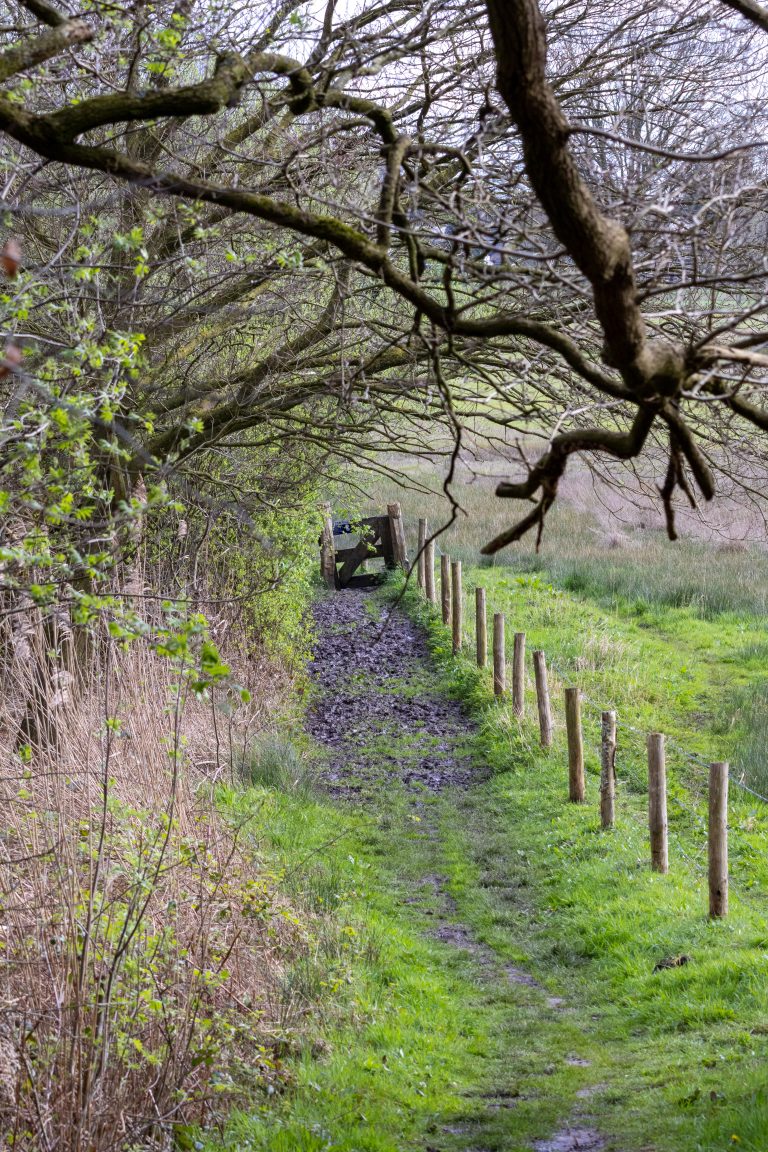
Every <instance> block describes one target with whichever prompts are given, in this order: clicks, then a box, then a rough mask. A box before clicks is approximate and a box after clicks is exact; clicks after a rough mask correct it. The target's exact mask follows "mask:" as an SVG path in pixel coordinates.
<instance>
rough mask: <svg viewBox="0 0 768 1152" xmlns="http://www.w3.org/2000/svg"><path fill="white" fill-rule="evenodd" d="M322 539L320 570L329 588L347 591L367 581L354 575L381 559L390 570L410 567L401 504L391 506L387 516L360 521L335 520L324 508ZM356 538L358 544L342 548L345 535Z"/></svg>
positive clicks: (367, 517)
mask: <svg viewBox="0 0 768 1152" xmlns="http://www.w3.org/2000/svg"><path fill="white" fill-rule="evenodd" d="M324 511H325V519H324V524H323V533H322V536H321V537H320V571H321V572H322V575H323V578H324V580H325V582H326V584H327V585H328V587H329V588H348V587H349V586H350V584H352V583H363V582H367V580H366V578H365V577H362V576H357V577H356V576H355V573H356V572H357V570H358V568H359V567H360V566H361V564H364V563H365V561H366V560H376V559H381V560H383V561H384V564H385V566H386V567H387V568H396V567H397V566H398V564H399V565H401V566H402V567H404V568H405V567H407V564H408V558H407V556H406V551H405V533H404V531H403V519H402V514H401V511H400V505H399V504H390V505H388V507H387V515H386V516H363V517H362V518H361V519H360V520H355V521H348V520H336V521H334V520H332V518H331V514H330V508H329V507H327V506H326V507H325V508H324ZM347 535H349V536H355V537H357V541H356V543H354V544H353V543H350V544H348V545H346V546H344V545H341V543H340V542H341V540H343V539H344V536H347Z"/></svg>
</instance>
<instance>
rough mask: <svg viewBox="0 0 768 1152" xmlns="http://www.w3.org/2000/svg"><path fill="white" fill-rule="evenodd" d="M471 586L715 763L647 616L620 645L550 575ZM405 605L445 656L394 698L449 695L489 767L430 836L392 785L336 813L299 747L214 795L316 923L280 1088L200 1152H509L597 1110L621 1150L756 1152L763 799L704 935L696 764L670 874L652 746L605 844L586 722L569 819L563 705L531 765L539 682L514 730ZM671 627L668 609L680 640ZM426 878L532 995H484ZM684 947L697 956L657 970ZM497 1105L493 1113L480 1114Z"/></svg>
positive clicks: (683, 795) (739, 841)
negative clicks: (651, 822) (657, 839)
mask: <svg viewBox="0 0 768 1152" xmlns="http://www.w3.org/2000/svg"><path fill="white" fill-rule="evenodd" d="M470 575H472V576H473V577H479V576H482V577H483V579H484V580H486V581H487V587H488V595H489V601H490V602H491V604H492V605H493V606H494V607H501V608H503V609H504V610H505V611H506V612H507V613H508V616H509V618H510V619H514V620H515V621H518V622H521V623H522V622H524V623H525V625H526V627H527V628H528V630H529V635H530V637H531V639H533V640H535V641H536V642H537V643H539V642H540V643H542V644H543V645H545V646H546V647H547V648H548V649H549V650H550V651H554V649H555V640H556V638H557V637H558V636H561V637H565V638H567V645H566V646H564V647H563V648H562V650H558V652H557V655H558V656H559V658H560V659H561V660H562V661H563V662H564V663H565V662H567V661H569V660H570V661H571V663H572V666H576V664H577V662H578V668H579V672H580V673H581V674H582V675H583V677H584V678H585V683H588V686H589V689H590V692H595V693H596V694H598V696H599V695H600V692H601V689H602V688H604V687H605V685H607V684H608V683H609V682H610V683H616V682H620V683H621V684H622V685H623V688H622V691H623V693H625V695H623V696H622V698H621V699H620V700H619V704H620V705H624V706H627V705H628V704H629V703H631V704H632V705H633V707H635V708H636V709H637V712H638V720H639V721H640V724H642V723H643V722H644V721H645V720H646V719H648V720H649V719H650V717H651V715H652V716H653V719H654V721H655V724H654V726H656V727H660V728H662V729H664V730H665V731H666V732H668V733H670V734H671V735H674V736H675V737H676V738H678V739H680V740H681V741H682V740H686V741H689V742H692V743H693V744H694V745H695V746H697V747H698V748H699V749H700V750H702V751H705V750H706V748H705V745H706V739H707V737H706V735H705V734H704V733H703V732H702V731H697V729H696V725H695V723H693V722H692V721H691V715H692V711H693V709H694V705H695V698H696V695H697V693H698V690H699V688H698V685H697V684H695V683H694V684H692V683H691V682H690V681H687V680H686V678H685V676H684V675H683V674H682V673H681V672H680V670H679V669H676V670H671V669H670V668H669V666H668V658H667V654H668V652H669V650H670V649H671V648H672V647H673V645H672V644H671V643H670V644H667V645H666V647H665V642H664V641H662V640H661V639H660V638H659V636H658V635H657V634H656V631H657V630H656V625H655V624H654V626H653V628H652V629H647V630H646V631H647V635H646V632H645V631H644V629H645V628H646V624H647V621H644V620H643V619H642V618H638V619H637V620H636V621H635V622H626V628H625V631H624V633H623V634H622V635H621V636H616V635H615V634H614V632H613V620H614V617H613V615H611V614H610V613H608V611H607V610H601V609H599V607H598V606H592V608H591V611H590V615H589V616H588V617H587V616H585V615H584V602H583V600H581V599H580V598H578V597H574V596H572V595H570V594H567V593H562V592H559V591H558V590H557V589H554V588H551V587H549V586H548V585H546V584H545V583H544V582H542V581H531V580H530V579H529V578H524V580H523V581H522V582H518V581H517V580H516V579H515V577H514V575H513V574H512V573H510V571H509V570H504V569H499V570H497V571H495V572H489V571H488V570H476V571H475V572H473V573H471V574H470ZM395 590H396V589H395ZM384 594H385V595H387V592H386V591H385V593H384ZM406 604H407V606H408V608H409V611H410V612H411V613H413V614H414V615H415V616H417V617H418V618H419V619H420V620H421V621H422V623H423V624H424V626H425V627H426V629H427V630H428V634H429V637H430V644H431V649H432V653H433V661H434V663H433V669H432V672H431V682H430V683H429V684H426V683H425V684H418V683H404V684H402V686H400V687H399V688H398V690H400V691H402V692H404V693H412V692H414V691H418V690H426V689H427V688H428V689H430V690H434V688H435V687H436V685H439V686H440V688H441V690H442V691H444V692H446V693H450V694H452V695H454V696H456V697H459V698H460V699H462V700H463V701H464V703H465V705H466V707H467V708H468V710H469V711H470V712H471V714H472V715H473V716H474V718H475V720H476V723H477V735H476V737H475V738H474V741H473V753H474V756H475V758H476V760H477V763H478V765H481V766H482V767H484V768H490V769H491V770H492V774H491V776H490V779H488V780H487V782H486V783H485V784H482V785H480V786H479V787H476V788H473V789H471V790H469V791H467V792H464V793H458V794H456V793H454V792H450V793H447V794H442V795H441V796H436V797H432V798H429V799H427V800H426V803H427V804H428V816H427V820H428V823H429V824H430V826H431V829H432V832H431V834H430V835H428V836H425V835H424V834H423V830H422V828H421V825H422V823H423V819H424V818H420V817H416V816H415V815H414V810H413V807H412V805H411V804H409V803H408V802H407V800H406V797H405V796H404V795H403V794H402V792H401V791H399V790H398V788H397V786H396V785H395V784H394V783H392V782H390V784H389V786H388V787H387V789H386V791H385V792H383V793H382V795H381V796H380V797H379V799H378V801H374V802H372V803H371V804H370V805H369V806H368V807H367V808H366V809H365V810H363V809H360V808H357V807H350V806H349V805H338V804H334V803H332V802H331V801H330V800H328V799H327V798H323V797H322V795H321V794H319V793H317V792H316V791H315V790H314V789H313V787H312V782H311V770H310V771H309V773H307V770H306V769H305V770H303V771H301V770H299V769H298V768H297V764H300V763H302V761H297V760H296V755H295V753H294V752H291V751H289V750H288V749H285V750H283V752H282V753H279V754H278V755H277V756H275V755H274V754H272V755H271V756H270V757H269V758H268V759H267V760H266V761H265V762H264V763H261V764H260V763H258V762H257V763H255V765H254V768H253V773H252V777H251V787H250V788H249V789H247V790H246V791H245V792H243V791H240V790H231V791H228V792H227V793H225V794H223V796H222V803H223V806H224V809H225V811H227V812H228V814H229V815H230V816H231V817H232V818H233V819H234V820H236V821H237V822H238V823H239V824H240V825H241V826H243V827H244V830H245V831H246V832H247V831H248V830H249V829H250V833H249V834H250V835H251V837H252V838H253V840H254V841H255V842H256V843H257V844H258V848H259V851H260V852H261V853H262V855H263V858H264V860H265V862H267V863H268V864H269V865H270V866H271V868H272V869H274V871H275V874H276V875H278V876H280V877H281V878H282V882H283V883H284V884H285V885H286V887H287V889H288V890H289V891H290V893H291V898H292V904H293V906H295V907H297V908H303V909H304V910H305V915H306V924H305V929H304V930H305V931H306V932H307V934H308V936H309V937H310V938H311V940H312V942H313V947H312V949H311V950H310V959H309V960H308V961H307V960H305V961H303V962H302V963H301V964H300V965H298V966H297V968H296V970H294V971H289V972H286V974H285V980H284V984H283V986H282V988H281V989H280V990H279V994H280V995H281V996H282V997H283V998H284V1002H285V1005H286V1022H287V1023H288V1024H289V1023H290V1018H291V1013H297V1012H301V1006H302V1005H303V1004H305V1003H316V1002H317V1001H318V999H319V1000H320V1002H321V1004H323V1005H324V1007H323V1008H322V1010H321V1011H320V1012H318V1013H317V1014H316V1016H315V1019H314V1021H313V1025H312V1030H311V1032H310V1036H309V1038H307V1034H306V1028H303V1029H302V1033H303V1035H304V1037H305V1039H304V1041H303V1044H302V1046H301V1047H300V1048H297V1050H296V1051H295V1052H293V1053H291V1052H290V1049H289V1051H288V1053H287V1055H286V1090H285V1092H284V1093H283V1094H282V1095H281V1096H279V1097H276V1098H269V1099H268V1098H265V1099H264V1100H263V1102H262V1103H261V1105H260V1106H258V1107H256V1108H255V1109H253V1110H250V1111H249V1112H248V1114H247V1115H246V1114H243V1115H242V1116H240V1117H238V1118H236V1120H235V1121H234V1123H233V1124H232V1125H231V1127H230V1128H229V1130H228V1131H227V1133H226V1134H225V1137H224V1138H223V1140H222V1141H217V1142H216V1143H215V1145H212V1146H213V1147H216V1148H221V1147H222V1146H224V1147H226V1148H228V1149H234V1148H237V1149H243V1148H253V1149H259V1150H264V1152H267V1150H268V1152H287V1150H288V1149H302V1150H307V1152H309V1150H312V1152H319V1150H320V1149H331V1148H333V1149H341V1150H344V1152H358V1150H365V1152H368V1150H370V1152H396V1150H403V1149H408V1148H413V1149H416V1148H420V1149H427V1148H433V1149H440V1152H448V1150H453V1149H455V1150H456V1152H458V1150H459V1149H463V1150H465V1149H467V1148H468V1147H472V1148H474V1147H481V1148H483V1149H489V1150H491V1152H518V1150H519V1152H522V1150H523V1149H530V1148H531V1146H532V1145H533V1143H534V1142H535V1141H536V1140H546V1139H547V1137H549V1136H551V1134H552V1132H554V1131H556V1130H557V1128H558V1126H559V1125H562V1124H563V1122H566V1121H568V1120H569V1119H571V1120H573V1121H574V1122H576V1120H578V1119H580V1118H581V1119H582V1120H584V1118H585V1117H586V1121H585V1122H588V1123H590V1124H591V1123H595V1124H596V1126H598V1127H599V1129H600V1130H601V1131H602V1132H603V1133H604V1134H605V1135H606V1137H607V1139H608V1144H607V1148H609V1149H615V1150H617V1152H618V1150H621V1152H720V1150H724V1149H726V1148H736V1147H738V1148H742V1149H745V1150H748V1152H764V1149H765V1138H766V1133H768V1095H767V1094H766V1090H765V1074H764V1068H765V1060H766V1057H767V1056H768V924H767V923H766V918H765V913H764V909H765V899H766V895H768V853H767V852H766V849H768V823H767V822H766V812H768V808H765V807H764V806H763V805H761V804H758V803H756V802H754V801H753V800H752V799H751V798H750V797H749V796H747V795H746V794H738V793H737V794H736V795H735V796H734V798H733V803H732V806H731V846H732V877H733V883H732V911H731V915H730V917H729V918H728V919H727V920H726V921H723V922H711V921H709V920H708V918H707V916H706V878H705V838H704V821H703V804H702V799H703V798H702V794H701V790H700V788H699V787H698V786H697V775H696V773H695V772H694V771H693V770H692V766H691V765H690V764H689V762H688V761H683V760H681V761H679V762H678V761H677V760H676V759H675V757H674V756H671V757H670V828H671V848H670V858H671V868H670V874H669V875H668V876H659V875H657V874H654V873H652V872H651V871H650V868H649V863H648V845H647V818H646V805H647V798H646V796H645V785H644V774H643V766H642V748H641V741H640V740H638V741H637V742H636V743H635V744H631V743H630V742H628V741H625V742H624V744H623V749H622V755H621V757H620V760H619V790H618V804H617V811H618V815H617V825H616V828H615V829H614V830H613V831H612V832H608V833H603V832H600V830H599V820H598V815H597V776H596V771H597V762H596V755H595V749H594V737H595V728H594V725H593V726H592V728H591V729H590V730H588V744H589V747H590V755H589V761H588V782H587V803H586V804H585V805H583V806H582V805H573V804H569V803H568V802H567V769H566V756H565V747H564V738H563V730H562V711H561V709H560V708H559V707H557V706H556V738H555V743H554V745H553V747H552V749H551V750H549V751H548V752H542V751H541V750H540V749H539V748H538V742H537V725H536V719H535V714H534V709H533V707H532V704H533V698H532V696H531V694H530V686H529V696H528V700H527V704H528V707H527V713H526V716H525V717H524V719H523V721H522V722H518V720H516V719H515V718H514V717H513V716H512V714H511V709H510V708H509V706H508V704H502V705H498V704H497V703H496V702H495V701H494V699H493V696H492V691H491V683H490V676H489V673H488V672H487V670H486V671H480V670H478V669H477V668H476V666H475V665H474V662H473V659H472V653H471V647H470V642H471V628H470V627H468V629H467V642H468V648H469V650H468V651H466V652H465V653H464V654H462V655H460V656H459V657H453V655H452V654H451V651H450V644H449V637H448V633H447V630H446V629H445V628H444V627H443V625H442V624H441V622H440V621H439V619H438V618H437V614H436V613H435V611H434V610H433V609H430V608H429V607H427V606H426V605H425V604H424V603H423V601H422V600H421V599H420V597H419V596H418V595H417V594H416V593H415V591H414V590H411V591H409V592H407V593H406ZM601 611H604V612H605V613H606V616H607V617H609V618H610V620H611V632H610V635H609V634H607V633H605V632H603V633H602V634H601V630H600V623H601V617H600V615H599V614H600V612H601ZM681 611H682V610H681ZM686 619H687V620H688V621H689V622H690V621H695V620H696V619H697V618H696V616H695V614H694V613H692V612H690V611H689V612H688V615H687V617H686ZM470 623H471V621H470ZM698 623H699V624H700V625H701V626H702V627H710V626H712V625H710V623H709V622H708V621H702V620H700V619H699V620H698ZM685 630H686V626H685V624H684V622H683V618H682V617H681V621H680V633H679V636H678V640H680V638H681V637H683V636H684V634H685ZM572 631H573V632H574V633H576V634H575V635H572ZM641 643H644V644H645V647H642V648H640V649H636V647H635V645H636V644H641ZM584 654H586V656H587V661H586V662H582V661H581V656H583V655H584ZM559 686H560V685H559V684H558V683H557V681H555V683H554V688H555V699H556V700H557V699H558V689H559ZM697 740H698V743H697ZM402 741H403V750H404V754H406V752H407V734H403V736H402ZM396 750H397V746H395V748H394V749H392V748H391V749H390V751H391V752H392V751H394V752H396ZM281 765H283V766H284V767H282V768H281ZM435 872H440V873H441V874H443V875H444V876H445V877H446V878H447V883H448V886H449V891H450V896H451V898H452V900H453V901H454V904H455V909H456V917H457V919H460V920H461V921H463V922H464V923H465V924H467V925H469V926H471V929H472V931H473V933H474V934H475V936H476V938H477V939H478V940H479V941H481V942H482V944H483V945H484V946H485V947H487V948H488V949H490V950H491V951H492V953H493V954H494V955H495V956H496V957H497V958H498V960H499V962H500V963H501V964H508V965H513V966H517V967H519V968H522V969H525V970H526V971H527V972H529V973H531V974H532V976H533V977H534V978H535V979H536V981H537V982H538V986H537V987H529V986H518V985H515V984H509V983H505V984H503V985H501V984H498V983H494V982H488V981H484V980H478V977H477V973H476V972H473V970H472V959H471V957H468V956H466V955H465V954H463V953H462V952H460V951H457V950H456V949H454V948H450V947H447V946H446V945H443V944H440V943H439V942H437V941H435V940H434V939H432V938H430V937H429V935H426V936H425V934H424V930H423V926H424V918H423V917H424V912H425V905H427V906H428V905H429V902H430V900H431V899H432V898H433V897H432V895H431V889H430V887H429V885H428V884H426V885H425V882H424V881H425V877H426V878H428V877H430V876H431V875H433V874H434V873H435ZM426 911H428V907H427V908H426ZM681 955H685V956H687V957H688V958H689V960H688V963H686V964H685V965H681V966H679V967H672V968H669V969H664V970H656V966H657V964H658V963H659V961H661V960H664V959H666V958H670V957H678V956H681ZM287 1031H288V1032H290V1029H289V1028H288V1029H287ZM297 1031H298V1030H297ZM489 1096H493V1097H494V1099H497V1100H503V1101H505V1104H504V1106H503V1107H501V1108H499V1109H498V1111H496V1112H493V1113H492V1114H491V1115H490V1116H489V1113H488V1109H487V1107H486V1102H487V1099H488V1098H489ZM574 1118H575V1119H574Z"/></svg>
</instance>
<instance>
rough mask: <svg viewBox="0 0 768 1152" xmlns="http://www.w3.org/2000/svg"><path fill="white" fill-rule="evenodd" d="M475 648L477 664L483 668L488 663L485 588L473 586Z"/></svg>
mask: <svg viewBox="0 0 768 1152" xmlns="http://www.w3.org/2000/svg"><path fill="white" fill-rule="evenodd" d="M475 648H476V650H477V666H478V668H485V666H486V664H487V663H488V626H487V623H486V616H485V588H475Z"/></svg>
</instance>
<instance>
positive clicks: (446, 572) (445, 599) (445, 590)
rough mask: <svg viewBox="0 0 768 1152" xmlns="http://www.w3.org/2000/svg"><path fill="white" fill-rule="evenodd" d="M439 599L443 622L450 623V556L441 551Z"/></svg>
mask: <svg viewBox="0 0 768 1152" xmlns="http://www.w3.org/2000/svg"><path fill="white" fill-rule="evenodd" d="M440 600H441V602H442V606H443V624H450V622H451V616H452V615H453V613H452V612H451V558H450V556H446V554H445V552H443V554H442V556H441V557H440Z"/></svg>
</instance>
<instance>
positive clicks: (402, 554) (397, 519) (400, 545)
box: [387, 504, 408, 572]
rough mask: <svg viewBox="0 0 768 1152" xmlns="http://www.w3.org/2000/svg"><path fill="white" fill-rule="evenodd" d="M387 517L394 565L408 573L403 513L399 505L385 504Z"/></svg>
mask: <svg viewBox="0 0 768 1152" xmlns="http://www.w3.org/2000/svg"><path fill="white" fill-rule="evenodd" d="M387 514H388V516H389V530H390V532H391V534H392V551H393V552H394V556H395V565H396V566H399V567H400V568H403V569H404V570H405V571H406V572H407V571H408V552H407V549H406V547H405V529H404V528H403V513H402V510H401V508H400V505H399V504H387Z"/></svg>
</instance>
